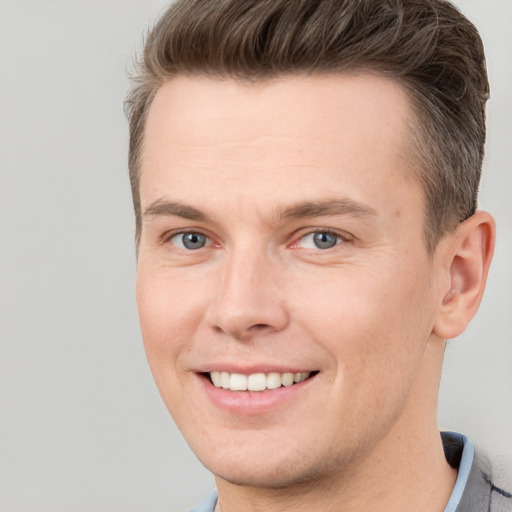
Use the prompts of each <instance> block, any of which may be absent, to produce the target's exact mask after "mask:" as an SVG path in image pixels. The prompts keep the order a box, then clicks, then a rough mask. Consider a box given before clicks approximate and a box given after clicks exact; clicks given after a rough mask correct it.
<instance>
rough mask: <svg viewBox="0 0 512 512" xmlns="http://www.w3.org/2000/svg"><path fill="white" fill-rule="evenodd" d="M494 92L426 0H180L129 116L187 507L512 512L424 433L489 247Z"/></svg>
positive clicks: (142, 263)
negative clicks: (193, 471)
mask: <svg viewBox="0 0 512 512" xmlns="http://www.w3.org/2000/svg"><path fill="white" fill-rule="evenodd" d="M487 98H488V83H487V78H486V71H485V62H484V55H483V48H482V44H481V41H480V38H479V36H478V34H477V32H476V30H475V28H474V27H473V26H472V25H471V24H470V23H469V21H468V20H467V19H465V18H464V17H463V16H462V15H461V14H460V13H459V12H458V11H457V10H456V9H455V8H454V7H453V6H452V5H451V4H449V3H448V2H445V1H442V0H431V1H424V0H379V1H375V0H373V1H372V0H364V1H361V0H295V1H290V0H211V1H207V2H205V1H204V0H184V1H179V2H177V3H176V4H173V5H172V6H171V7H170V8H169V10H168V11H167V12H166V13H165V14H164V15H163V17H162V18H161V19H160V21H159V22H158V24H157V25H156V26H155V28H154V29H153V31H152V32H151V34H150V35H149V37H148V40H147V42H146V45H145V49H144V54H143V56H142V59H141V62H140V69H139V73H138V75H137V77H136V79H135V81H134V88H133V89H132V91H131V93H130V95H129V97H128V100H127V111H128V116H129V121H130V176H131V184H132V190H133V198H134V204H135V213H136V227H137V237H136V240H137V249H138V276H137V301H138V307H139V314H140V322H141V328H142V334H143V338H144V344H145V348H146V353H147V356H148V360H149V363H150V366H151V370H152V372H153V375H154V377H155V380H156V383H157V385H158V388H159V390H160V393H161V395H162V397H163V400H164V402H165V404H166V405H167V407H168V409H169V411H170V413H171V414H172V416H173V418H174V420H175V421H176V423H177V425H178V427H179V428H180V430H181V431H182V433H183V435H184V436H185V438H186V440H187V442H188V443H189V445H190V446H191V448H192V450H193V451H194V452H195V453H196V455H197V456H198V458H199V459H200V460H201V461H202V463H203V464H204V465H205V466H206V467H207V468H208V469H209V470H210V471H212V473H214V475H215V477H216V484H217V491H218V492H217V493H215V494H213V495H212V496H210V497H209V498H208V499H207V500H206V501H205V502H203V503H202V504H201V505H200V506H199V507H197V508H196V509H194V510H195V511H212V510H215V511H221V512H233V511H288V510H293V511H299V512H300V511H306V510H308V511H310V510H319V511H339V510H343V511H361V510H365V511H376V512H377V511H390V510H393V511H402V510H404V511H405V510H408V511H410V510H414V511H425V512H427V511H430V512H435V511H443V510H445V511H454V510H457V511H459V512H463V511H470V510H471V511H480V510H482V511H484V510H485V511H487V510H493V511H494V510H495V511H501V510H512V498H511V495H510V494H509V493H508V492H507V490H505V489H501V488H499V487H497V486H496V485H494V483H493V477H492V473H491V471H490V469H489V466H488V463H487V462H486V460H485V459H484V457H483V456H482V455H480V454H478V453H477V452H475V450H474V447H473V445H472V444H471V441H469V440H468V439H466V438H464V437H463V436H460V435H457V434H447V433H444V434H443V435H442V437H441V436H440V434H439V431H438V427H437V423H436V407H437V394H438V386H439V379H440V374H441V366H442V360H443V353H444V348H445V343H446V340H447V339H450V338H454V337H456V336H457V335H459V334H460V333H461V332H462V331H463V330H464V329H465V327H466V326H467V325H468V323H469V321H470V320H471V318H472V317H473V315H474V314H475V312H476V310H477V308H478V305H479V303H480V300H481V297H482V294H483V291H484V287H485V281H486V276H487V272H488V269H489V265H490V261H491V258H492V252H493V247H494V238H495V226H494V221H493V219H492V217H491V216H490V215H489V214H488V213H485V212H483V211H477V210H476V201H477V197H476V196H477V190H478V182H479V177H480V170H481V164H482V158H483V145H484V140H485V102H486V100H487Z"/></svg>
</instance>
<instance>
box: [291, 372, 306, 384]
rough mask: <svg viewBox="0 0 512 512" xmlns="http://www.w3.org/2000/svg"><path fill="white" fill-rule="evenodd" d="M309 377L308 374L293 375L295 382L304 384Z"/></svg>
mask: <svg viewBox="0 0 512 512" xmlns="http://www.w3.org/2000/svg"><path fill="white" fill-rule="evenodd" d="M308 377H309V373H308V372H302V373H294V374H293V382H302V381H303V380H306V379H307V378H308Z"/></svg>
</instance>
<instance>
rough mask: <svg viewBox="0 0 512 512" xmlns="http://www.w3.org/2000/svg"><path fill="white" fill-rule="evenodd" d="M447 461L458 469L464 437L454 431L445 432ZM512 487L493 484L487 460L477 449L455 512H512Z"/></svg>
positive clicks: (444, 442)
mask: <svg viewBox="0 0 512 512" xmlns="http://www.w3.org/2000/svg"><path fill="white" fill-rule="evenodd" d="M442 438H443V445H444V451H445V456H446V460H447V461H448V463H449V464H450V465H451V466H452V467H454V468H458V467H459V464H460V460H461V457H462V450H463V448H464V438H463V436H461V435H460V434H455V433H453V432H443V433H442ZM511 491H512V486H511V488H509V489H507V490H505V489H501V488H500V487H498V486H496V485H495V484H494V481H493V474H492V470H491V465H490V463H489V460H488V459H487V457H486V456H485V455H484V454H482V453H479V452H478V450H475V456H474V458H473V463H472V465H471V470H470V473H469V478H468V481H467V484H466V487H465V488H464V492H463V494H462V497H461V499H460V502H459V505H458V507H457V510H456V512H512V492H511Z"/></svg>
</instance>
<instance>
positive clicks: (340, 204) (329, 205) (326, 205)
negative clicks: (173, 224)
mask: <svg viewBox="0 0 512 512" xmlns="http://www.w3.org/2000/svg"><path fill="white" fill-rule="evenodd" d="M334 215H353V216H355V217H374V216H376V215H377V211H376V210H375V209H373V208H372V207H371V206H368V205H365V204H362V203H359V202H357V201H353V200H352V199H346V198H341V199H331V200H327V201H304V202H300V203H296V204H292V205H290V206H285V207H283V208H281V209H280V210H279V211H278V213H277V220H278V221H282V220H289V219H302V218H307V217H324V216H334ZM157 216H164V217H182V218H184V219H188V220H193V221H196V222H208V220H209V218H208V216H207V215H206V214H205V213H203V212H202V211H201V210H198V209H197V208H194V207H193V206H189V205H186V204H183V203H179V202H175V201H168V200H165V199H157V200H156V201H155V202H153V203H151V204H150V205H149V206H148V207H147V208H146V210H144V214H143V217H144V218H147V217H157Z"/></svg>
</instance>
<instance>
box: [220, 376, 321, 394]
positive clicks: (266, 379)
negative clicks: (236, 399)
mask: <svg viewBox="0 0 512 512" xmlns="http://www.w3.org/2000/svg"><path fill="white" fill-rule="evenodd" d="M310 375H311V372H300V373H278V372H270V373H267V374H265V373H253V374H251V375H243V374H241V373H229V372H210V378H211V379H212V382H213V385H214V386H215V387H216V388H224V389H229V390H230V391H263V390H265V389H277V388H279V387H281V386H286V387H287V386H291V385H293V384H294V383H295V384H296V383H299V382H302V381H303V380H306V379H307V378H308V377H309V376H310Z"/></svg>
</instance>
